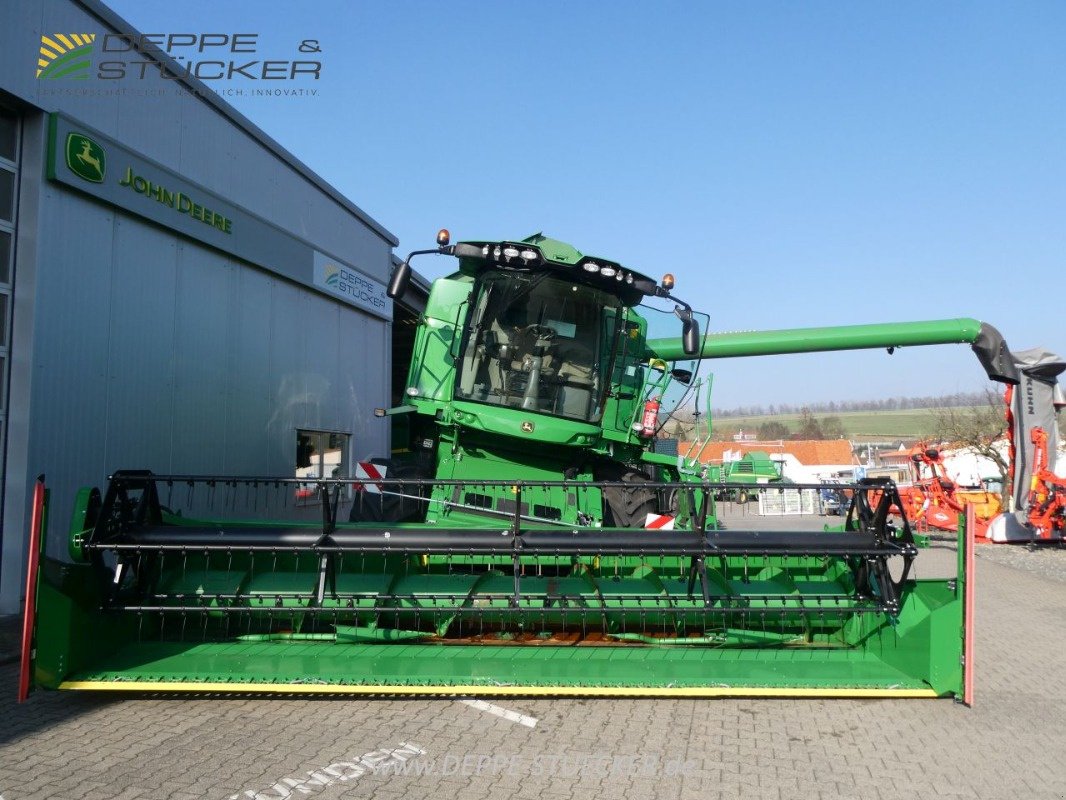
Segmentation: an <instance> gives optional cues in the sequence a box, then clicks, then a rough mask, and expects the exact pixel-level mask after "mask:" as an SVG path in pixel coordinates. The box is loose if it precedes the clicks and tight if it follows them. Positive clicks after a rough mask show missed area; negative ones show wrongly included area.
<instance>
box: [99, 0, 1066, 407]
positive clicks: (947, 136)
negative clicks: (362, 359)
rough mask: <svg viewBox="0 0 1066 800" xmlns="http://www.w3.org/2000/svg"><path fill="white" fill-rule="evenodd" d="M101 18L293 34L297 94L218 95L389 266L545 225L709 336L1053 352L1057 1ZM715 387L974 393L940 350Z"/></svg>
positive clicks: (1059, 216) (732, 373)
mask: <svg viewBox="0 0 1066 800" xmlns="http://www.w3.org/2000/svg"><path fill="white" fill-rule="evenodd" d="M109 5H111V7H112V8H114V9H115V10H116V11H117V12H118V13H119V14H120V15H121V16H123V17H124V18H125V19H127V20H128V21H129V22H130V23H132V24H133V25H134V26H135V27H136V28H138V29H140V30H142V31H149V32H174V31H197V32H199V31H219V32H224V31H241V32H249V31H251V32H256V33H258V34H259V35H260V36H259V41H260V52H261V53H264V54H269V53H270V52H279V53H282V54H283V55H282V56H279V57H289V56H288V54H289V53H291V52H292V51H293V50H294V48H295V45H296V43H297V42H298V41H300V40H302V39H309V38H314V39H318V40H319V42H320V44H321V46H322V53H321V56H320V57H321V60H322V62H323V71H322V79H321V80H320V81H318V82H316V83H315V84H312V83H310V82H308V81H307V80H304V81H301V82H300V85H302V86H308V87H309V86H311V85H314V86H315V88H317V89H318V90H319V94H318V96H317V97H313V98H298V99H288V100H285V99H281V98H262V97H258V98H254V97H244V98H240V97H238V98H233V100H232V101H231V102H233V104H234V105H235V106H236V107H237V108H238V109H239V110H240V111H242V112H243V113H244V114H246V115H247V116H249V117H250V118H251V119H252V120H253V121H255V122H256V123H257V124H258V125H260V126H261V127H262V128H263V129H264V130H266V131H267V132H268V133H269V134H270V135H271V136H273V137H274V138H276V139H277V140H278V141H279V142H281V143H282V144H283V145H284V146H286V147H287V148H289V149H290V150H291V151H292V152H293V153H295V154H296V155H297V156H298V157H299V158H300V159H302V160H303V161H304V162H305V163H307V164H308V165H310V166H311V167H312V168H313V169H315V170H316V171H318V172H319V173H320V174H321V175H322V176H323V177H325V178H326V179H327V180H328V181H329V182H331V183H332V184H333V185H335V186H336V187H337V188H338V189H340V190H341V191H342V192H344V193H345V194H346V195H348V196H349V197H350V198H351V199H352V200H353V201H354V202H355V203H357V204H358V205H360V206H361V207H362V208H364V209H365V210H366V211H368V212H369V213H370V214H372V215H373V216H374V217H375V218H376V219H377V220H378V221H380V222H381V223H382V224H383V225H385V227H387V228H389V229H390V230H391V231H393V232H394V233H395V234H396V235H397V236H398V237H399V238H400V241H401V244H400V247H399V248H397V250H398V252H400V253H401V254H405V253H406V251H408V250H410V249H415V248H421V247H426V246H429V245H430V244H431V242H432V238H433V235H434V233H435V232H436V230H437V228H439V227H442V226H443V227H448V228H450V229H451V230H452V232H453V234H454V236H455V237H456V238H516V237H520V236H525V235H528V234H530V233H533V232H536V231H544V232H545V233H546V234H548V235H550V236H553V237H555V238H559V239H563V240H566V241H569V242H571V243H572V244H574V245H575V246H576V247H578V248H579V249H580V250H583V251H585V252H588V253H593V254H597V255H601V256H605V257H609V258H612V259H615V260H619V261H621V262H622V263H623V264H626V265H628V266H631V267H633V268H635V269H639V270H641V271H643V272H647V273H649V274H653V275H658V274H661V273H663V272H667V271H669V272H673V273H674V274H675V275H676V276H677V279H678V291H677V293H678V294H680V295H682V296H683V297H685V298H686V299H687V300H689V302H691V303H692V305H693V306H695V307H697V308H699V309H701V310H703V311H706V312H707V313H708V314H709V315H710V318H711V329H712V330H736V329H751V328H780V327H800V326H808V325H822V324H851V323H861V322H888V321H897V320H899V321H903V320H912V319H934V318H942V317H956V316H965V317H977V318H978V319H982V320H985V321H987V322H991V323H992V324H994V325H996V326H997V327H998V328H999V329H1000V330H1001V331H1002V332H1003V334H1004V335H1005V336H1006V338H1007V341H1008V343H1009V344H1010V345H1011V347H1012V348H1013V349H1016V350H1017V349H1023V348H1028V347H1034V346H1044V347H1047V348H1049V349H1051V350H1053V351H1056V352H1058V353H1060V354H1066V325H1064V320H1066V268H1064V267H1066V224H1064V223H1066V220H1064V211H1066V146H1064V142H1066V103H1064V100H1066V48H1064V45H1063V42H1066V36H1064V34H1066V4H1063V3H1057V2H1048V3H1027V2H1018V3H1009V4H1008V3H980V2H966V3H953V2H939V3H935V4H929V3H891V4H888V3H880V4H875V3H845V2H837V3H828V2H809V3H792V2H789V3H784V2H782V3H769V2H767V3H705V4H701V3H654V4H653V3H650V2H645V3H622V2H612V3H608V2H584V3H572V2H571V3H563V2H553V1H552V0H548V2H539V3H526V4H518V3H514V2H497V3H491V2H488V0H485V1H484V2H470V3H453V2H447V3H439V2H438V3H430V2H402V3H388V2H384V0H382V1H381V2H313V3H291V2H286V3H282V2H276V0H266V1H264V0H260V1H258V2H231V3H225V4H220V3H217V2H202V1H201V0H186V2H183V3H180V4H158V3H151V4H149V3H144V2H139V1H135V0H111V2H110V3H109ZM338 255H343V254H338ZM416 265H417V266H418V268H419V269H420V270H423V271H424V272H425V273H426V274H427V275H430V276H431V277H435V276H436V275H439V274H441V273H440V271H439V270H440V269H441V268H442V266H443V262H442V261H438V262H437V263H435V264H434V263H433V262H425V261H424V262H422V263H421V264H418V263H417V262H416ZM435 269H436V270H437V271H436V272H435V271H434V270H435ZM713 371H714V373H715V399H716V404H717V405H719V406H721V407H732V406H735V405H738V404H744V403H763V404H769V403H779V402H793V403H796V402H804V401H814V400H829V399H834V398H849V399H851V398H867V397H877V396H881V395H899V394H904V395H911V394H932V393H938V392H950V391H957V390H961V391H972V390H975V389H979V388H980V387H981V386H982V385H983V372H982V371H981V369H980V367H979V366H978V364H977V361H976V359H975V358H974V357H973V355H972V354H971V353H970V352H969V350H968V348H967V347H965V346H945V347H935V348H916V349H911V350H900V351H897V352H896V353H895V355H893V356H891V357H889V356H887V355H886V354H885V353H883V352H868V353H840V354H816V355H804V356H794V357H775V358H764V359H748V360H744V361H740V360H732V361H719V362H715V363H714V364H713Z"/></svg>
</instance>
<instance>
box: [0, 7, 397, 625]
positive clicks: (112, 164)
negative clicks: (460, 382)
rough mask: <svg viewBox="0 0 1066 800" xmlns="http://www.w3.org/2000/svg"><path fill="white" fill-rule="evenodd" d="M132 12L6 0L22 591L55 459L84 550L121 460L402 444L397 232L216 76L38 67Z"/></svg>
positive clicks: (190, 463) (252, 465)
mask: <svg viewBox="0 0 1066 800" xmlns="http://www.w3.org/2000/svg"><path fill="white" fill-rule="evenodd" d="M130 30H131V28H130V26H129V25H128V24H126V23H124V22H123V21H122V20H121V19H119V18H118V17H116V16H115V15H114V14H113V13H112V12H111V11H109V10H108V9H107V8H106V7H104V6H102V5H100V4H99V3H97V2H94V1H93V0H43V1H42V2H32V3H31V2H15V3H4V4H3V8H2V10H0V452H2V453H3V457H4V463H3V472H2V481H3V483H2V486H3V492H2V497H3V531H2V556H0V558H2V560H0V613H13V612H16V611H18V609H19V606H20V600H21V594H22V584H23V576H24V570H25V560H26V552H25V549H26V548H25V541H26V537H27V528H28V517H29V506H30V501H29V498H30V493H31V489H32V483H33V481H34V480H35V477H36V476H37V475H38V474H39V473H46V475H47V482H48V486H49V488H50V490H51V499H52V502H51V519H50V525H49V531H50V534H51V536H50V539H49V543H48V546H49V552H50V553H51V554H53V555H61V554H62V553H63V552H64V551H65V549H66V544H65V538H66V531H67V527H68V521H69V517H70V513H71V508H72V503H73V498H74V495H75V493H76V490H77V488H78V487H79V486H82V485H101V484H102V482H103V480H104V478H105V477H106V476H107V475H108V474H109V473H110V472H112V471H114V470H116V469H151V470H154V471H156V472H160V473H183V472H187V473H206V474H231V475H253V474H269V475H290V476H292V475H296V476H298V477H305V476H312V475H314V474H319V475H321V474H339V475H347V474H350V465H351V464H352V463H353V460H355V459H358V458H361V457H363V456H366V455H368V454H383V453H387V448H388V444H389V442H388V431H387V426H386V425H385V424H384V422H383V421H381V420H375V419H374V417H373V413H372V409H373V408H374V407H375V406H383V405H387V404H388V403H389V402H390V399H391V398H390V392H391V389H392V387H391V383H392V378H391V375H392V371H393V364H392V357H391V350H392V343H393V336H394V320H395V331H396V332H395V336H396V338H397V340H398V341H399V342H400V344H399V345H398V346H399V347H402V346H403V344H402V343H403V341H404V339H405V336H406V334H407V333H409V331H410V330H411V326H410V325H409V324H407V323H408V322H409V321H410V320H411V319H412V316H411V311H410V308H411V306H412V304H417V300H414V301H410V302H405V303H404V304H403V305H402V306H401V304H400V303H397V304H396V308H395V309H394V307H393V302H392V301H391V300H389V299H388V298H387V297H386V294H385V283H386V282H387V280H388V277H389V274H390V271H391V269H392V267H393V263H394V261H393V255H392V248H393V246H394V245H395V244H396V239H395V237H394V236H393V235H392V234H391V233H389V232H388V231H387V230H386V229H384V228H383V227H382V226H381V225H379V224H378V223H377V222H375V221H374V220H373V219H371V218H370V217H369V216H367V214H365V213H364V212H363V211H361V210H360V209H359V208H358V207H356V206H355V205H353V204H352V203H351V202H350V201H349V200H347V199H346V198H345V197H343V196H342V195H341V194H340V193H338V192H337V191H336V190H335V189H333V188H332V187H331V186H329V185H328V184H327V183H326V182H325V181H323V180H322V179H321V178H320V177H318V176H317V175H315V174H314V173H313V172H311V171H310V170H309V169H308V168H307V167H305V166H304V165H303V164H301V163H300V162H299V161H298V160H297V159H296V158H295V157H293V156H292V155H291V154H290V153H288V152H286V151H285V150H284V149H283V148H282V147H281V146H280V145H278V144H277V143H275V142H274V141H272V140H271V139H270V138H269V137H268V136H267V135H266V134H264V133H263V132H262V131H261V130H259V129H258V128H256V127H255V126H254V125H253V124H252V123H251V122H249V121H248V120H247V119H246V118H244V117H243V116H241V115H240V114H239V113H237V112H236V111H234V110H233V109H232V108H230V107H229V106H228V105H226V104H225V103H224V102H222V101H221V100H219V99H218V97H217V96H216V95H215V94H214V93H213V92H211V91H209V90H206V87H205V86H204V85H203V84H200V83H199V82H197V81H196V80H195V79H186V80H183V81H181V80H179V81H174V80H164V79H163V78H162V77H161V76H159V74H158V71H156V73H155V77H154V78H153V77H152V72H151V71H149V72H148V74H147V75H146V77H144V78H142V79H138V80H137V82H136V89H137V90H136V91H135V92H133V93H132V94H130V95H123V94H121V93H110V94H102V93H99V92H92V91H81V90H83V89H90V88H98V86H99V83H98V82H97V81H95V80H83V81H64V80H62V79H61V78H56V79H54V80H45V79H42V78H40V77H38V76H37V75H36V71H37V69H38V65H39V62H38V59H39V49H40V48H41V47H42V43H43V40H42V37H54V36H55V35H59V34H62V35H63V37H65V38H62V39H58V40H57V39H54V38H53V39H52V40H53V41H54V42H55V43H56V44H57V45H58V46H59V47H63V46H64V44H63V43H64V42H66V43H67V44H69V45H70V46H71V49H73V48H75V47H77V46H78V45H79V44H80V43H81V42H88V41H90V39H89V38H88V37H90V36H96V37H99V36H102V35H105V34H107V33H108V32H117V33H126V32H129V31H130ZM44 44H47V42H44ZM57 49H58V48H57ZM155 90H158V91H155ZM397 358H398V360H399V362H400V363H399V364H398V365H397V366H398V368H399V367H401V366H403V364H404V363H405V361H404V359H403V357H402V356H401V355H398V356H397Z"/></svg>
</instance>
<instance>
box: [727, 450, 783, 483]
mask: <svg viewBox="0 0 1066 800" xmlns="http://www.w3.org/2000/svg"><path fill="white" fill-rule="evenodd" d="M722 479H723V480H726V481H730V482H731V483H753V484H757V483H768V482H769V481H778V480H781V473H780V472H778V470H777V465H776V464H774V462H773V461H771V460H770V455H769V454H768V453H766V452H764V451H762V450H752V451H751V452H750V453H745V454H744V456H743V457H742V458H740V459H738V460H736V461H728V462H726V463H725V464H723V465H722Z"/></svg>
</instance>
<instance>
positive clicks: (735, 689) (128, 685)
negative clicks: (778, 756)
mask: <svg viewBox="0 0 1066 800" xmlns="http://www.w3.org/2000/svg"><path fill="white" fill-rule="evenodd" d="M59 688H60V689H73V690H89V691H94V692H259V693H263V694H421V695H463V696H467V695H525V696H544V697H937V696H938V695H937V693H936V692H935V691H933V690H932V689H788V688H779V689H772V688H765V687H753V686H749V687H744V686H690V687H663V688H640V687H630V686H616V687H608V686H600V687H595V686H391V685H390V686H357V685H352V686H345V685H342V684H322V683H292V684H281V683H195V682H193V683H168V682H154V681H64V682H63V683H61V684H59Z"/></svg>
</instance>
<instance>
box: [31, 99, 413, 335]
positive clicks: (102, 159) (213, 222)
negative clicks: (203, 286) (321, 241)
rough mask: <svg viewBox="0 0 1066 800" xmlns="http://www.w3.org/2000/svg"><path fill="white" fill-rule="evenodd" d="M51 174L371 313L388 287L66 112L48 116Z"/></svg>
mask: <svg viewBox="0 0 1066 800" xmlns="http://www.w3.org/2000/svg"><path fill="white" fill-rule="evenodd" d="M48 177H49V178H50V179H52V180H54V181H56V182H58V183H61V184H65V185H66V186H69V187H71V188H73V189H77V190H78V191H80V192H84V193H86V194H89V195H91V196H93V197H95V198H97V199H99V200H102V201H104V202H105V203H109V204H111V205H114V206H117V207H119V208H122V209H125V210H126V211H129V212H131V213H133V214H136V215H138V216H140V217H144V218H146V219H149V220H151V221H152V222H155V223H157V224H159V225H162V226H164V227H167V228H171V229H173V230H175V231H177V232H179V233H181V234H184V235H185V236H188V237H190V238H192V239H196V240H198V241H200V242H203V243H205V244H207V245H210V246H211V247H214V248H216V249H218V250H222V251H225V252H226V253H229V254H231V255H234V256H236V257H237V258H239V259H241V260H243V261H247V262H249V263H251V264H254V265H256V266H259V267H263V268H264V269H267V270H270V271H271V272H276V273H278V274H279V275H283V276H284V277H286V278H289V279H290V280H294V281H296V282H298V283H302V284H305V285H307V286H310V287H313V288H314V289H315V290H317V291H319V292H322V293H325V294H328V295H330V296H331V297H334V298H336V299H338V300H342V301H344V302H346V303H348V304H350V305H353V306H356V307H357V308H360V309H362V310H365V311H368V312H370V313H371V314H376V315H377V316H379V317H384V318H385V319H392V301H391V300H390V299H389V298H388V297H387V296H386V295H385V286H384V285H383V284H382V283H380V282H379V281H377V280H375V279H374V278H373V277H371V276H369V275H367V274H366V273H364V272H362V271H361V270H359V269H357V268H356V267H354V266H352V265H350V264H346V263H344V262H342V261H339V260H337V259H334V258H331V257H329V256H327V255H325V254H323V253H320V252H318V251H317V250H315V249H314V248H313V247H312V246H311V245H310V244H309V243H308V242H306V241H304V240H303V239H300V238H298V237H296V236H293V235H292V234H290V233H288V232H287V231H284V230H282V229H281V228H279V227H277V226H276V225H274V224H272V223H270V222H267V221H266V220H265V219H263V218H262V217H259V216H257V215H255V214H253V213H251V212H250V211H247V210H245V209H243V208H241V207H240V206H237V205H234V204H233V203H231V202H229V201H227V200H226V199H224V198H223V197H221V196H219V195H217V194H215V193H214V192H211V191H210V190H208V189H206V188H204V187H203V186H199V185H198V184H195V183H193V182H191V181H189V180H187V179H186V178H185V177H184V176H182V175H181V174H179V173H177V172H175V171H173V170H171V169H168V168H167V167H164V166H162V165H160V164H157V163H156V162H154V161H151V160H150V159H147V158H145V157H144V156H141V155H139V154H138V153H136V152H134V151H132V150H130V149H129V148H128V147H126V146H124V145H122V144H120V143H119V142H116V141H115V140H113V139H111V138H110V137H108V136H104V135H103V134H101V133H99V132H97V131H94V130H92V129H90V128H88V127H87V126H85V125H81V124H80V123H78V122H77V121H76V120H73V119H71V118H69V117H66V116H64V115H62V114H53V115H52V116H51V119H50V136H49V151H48Z"/></svg>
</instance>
